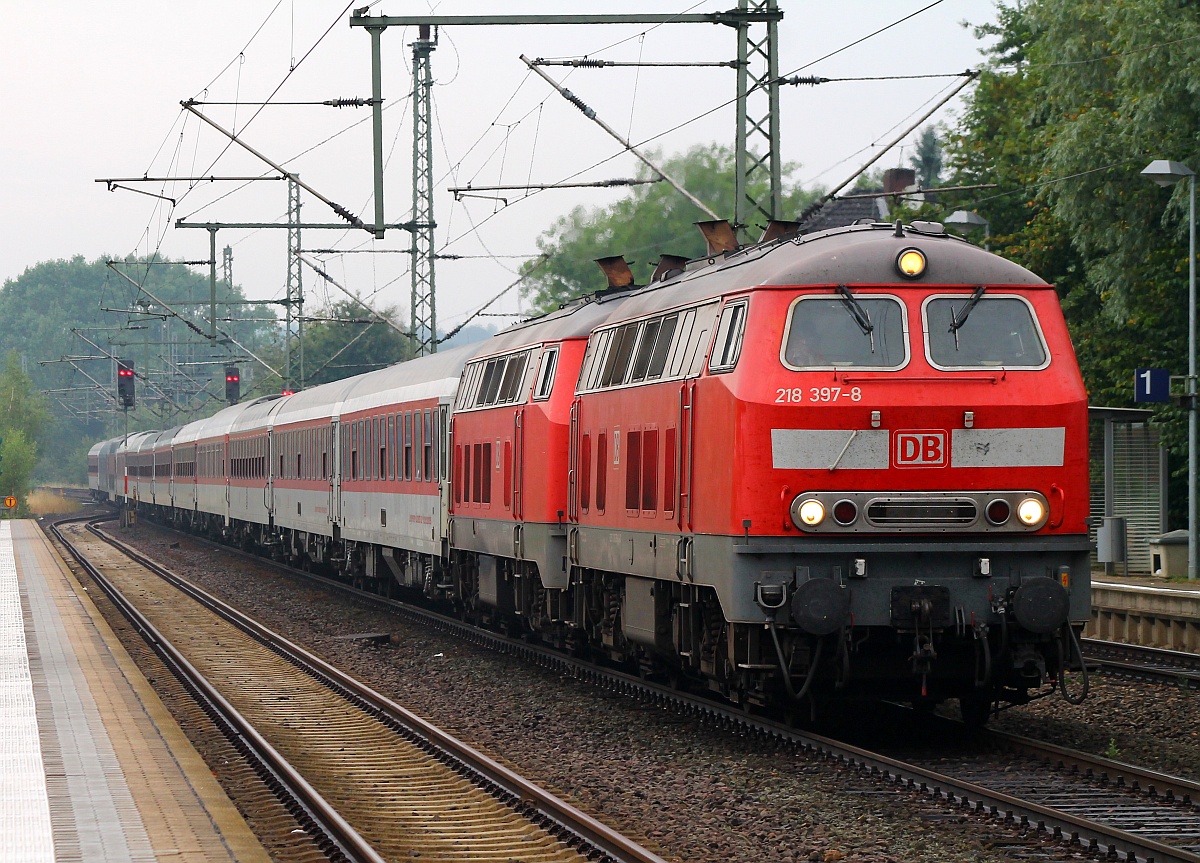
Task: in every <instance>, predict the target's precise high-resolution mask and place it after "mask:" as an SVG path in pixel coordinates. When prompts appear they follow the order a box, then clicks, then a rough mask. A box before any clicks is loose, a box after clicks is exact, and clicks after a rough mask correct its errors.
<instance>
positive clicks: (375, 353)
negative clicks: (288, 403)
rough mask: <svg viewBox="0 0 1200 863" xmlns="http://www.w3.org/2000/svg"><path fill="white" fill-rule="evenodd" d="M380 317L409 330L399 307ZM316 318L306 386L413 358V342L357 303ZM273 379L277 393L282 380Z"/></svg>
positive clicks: (307, 346) (307, 334) (307, 333)
mask: <svg viewBox="0 0 1200 863" xmlns="http://www.w3.org/2000/svg"><path fill="white" fill-rule="evenodd" d="M380 314H381V315H383V316H384V317H386V318H387V319H388V320H390V321H392V322H393V323H395V324H396V326H398V327H400V329H402V330H403V329H405V325H404V323H403V322H402V321H401V319H400V314H399V312H398V311H397V310H396V309H395V308H390V309H385V310H383V311H382V312H381V313H380ZM312 317H313V318H315V319H316V320H314V321H313V322H311V323H309V324H308V326H307V327H306V328H305V330H304V370H305V372H304V373H305V385H306V386H314V385H316V384H324V383H329V382H330V381H337V380H341V379H342V378H348V377H350V376H351V375H360V374H362V373H364V372H370V371H374V370H375V369H381V368H384V367H385V366H390V365H392V364H394V363H398V362H401V361H403V360H407V359H410V358H411V357H412V356H413V351H412V341H411V339H409V338H408V337H407V336H404V335H401V334H400V333H398V332H396V330H395V329H394V328H392V327H390V326H388V325H387V324H385V323H382V322H380V321H378V320H377V319H376V318H375V316H374V315H373V314H372V313H371V312H370V311H368V310H367V308H366V307H365V306H363V305H361V304H359V303H357V302H355V301H354V300H351V299H345V300H340V301H338V302H335V303H333V304H332V305H330V306H329V307H328V308H325V309H319V310H318V311H317V312H315V313H314V314H313V315H312ZM270 380H271V382H272V383H271V384H270V385H269V389H270V391H272V392H273V391H274V388H275V386H276V385H277V384H278V383H279V381H278V379H277V378H274V377H272V378H271V379H270ZM263 386H264V387H267V386H268V384H266V383H264V384H263Z"/></svg>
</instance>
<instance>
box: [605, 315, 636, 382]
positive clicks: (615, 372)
mask: <svg viewBox="0 0 1200 863" xmlns="http://www.w3.org/2000/svg"><path fill="white" fill-rule="evenodd" d="M640 327H641V324H625V325H624V326H623V327H619V328H618V329H617V330H616V331H615V332H614V333H613V337H612V343H611V344H610V345H609V348H608V356H607V357H605V359H604V373H603V374H602V375H601V376H600V386H601V387H615V386H620V385H621V384H623V383H624V382H625V372H626V371H627V370H628V369H629V360H630V358H631V357H632V356H633V347H634V345H635V344H636V343H637V335H638V329H639V328H640Z"/></svg>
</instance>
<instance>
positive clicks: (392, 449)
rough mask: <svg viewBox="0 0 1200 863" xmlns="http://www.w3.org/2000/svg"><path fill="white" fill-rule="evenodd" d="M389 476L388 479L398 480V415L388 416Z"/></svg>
mask: <svg viewBox="0 0 1200 863" xmlns="http://www.w3.org/2000/svg"><path fill="white" fill-rule="evenodd" d="M387 426H388V427H387V452H388V458H387V475H388V479H395V478H396V415H395V414H388V418H387Z"/></svg>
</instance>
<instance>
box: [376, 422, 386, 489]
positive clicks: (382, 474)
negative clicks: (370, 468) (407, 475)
mask: <svg viewBox="0 0 1200 863" xmlns="http://www.w3.org/2000/svg"><path fill="white" fill-rule="evenodd" d="M377 445H378V447H379V478H380V479H387V478H388V450H387V417H380V418H379V440H378V441H377Z"/></svg>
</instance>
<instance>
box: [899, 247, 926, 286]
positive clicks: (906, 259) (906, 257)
mask: <svg viewBox="0 0 1200 863" xmlns="http://www.w3.org/2000/svg"><path fill="white" fill-rule="evenodd" d="M896 269H897V270H899V271H900V275H902V276H904V278H906V279H915V278H918V277H919V276H921V274H922V273H924V272H925V255H924V253H923V252H922V251H921V250H920V249H905V250H904V251H902V252H901V253H900V254H899V255H897V256H896Z"/></svg>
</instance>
